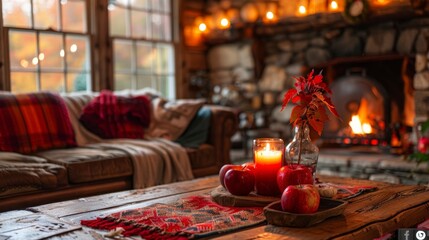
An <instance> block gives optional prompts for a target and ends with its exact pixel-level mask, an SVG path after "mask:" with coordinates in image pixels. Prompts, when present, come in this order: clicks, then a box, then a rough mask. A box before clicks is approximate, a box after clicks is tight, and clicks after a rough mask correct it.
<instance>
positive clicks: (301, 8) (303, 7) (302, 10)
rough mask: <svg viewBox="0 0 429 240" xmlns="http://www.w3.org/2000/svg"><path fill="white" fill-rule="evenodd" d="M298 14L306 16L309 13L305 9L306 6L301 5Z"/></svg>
mask: <svg viewBox="0 0 429 240" xmlns="http://www.w3.org/2000/svg"><path fill="white" fill-rule="evenodd" d="M298 12H299V13H301V14H305V13H306V12H307V9H306V8H305V6H303V5H301V6H299V8H298Z"/></svg>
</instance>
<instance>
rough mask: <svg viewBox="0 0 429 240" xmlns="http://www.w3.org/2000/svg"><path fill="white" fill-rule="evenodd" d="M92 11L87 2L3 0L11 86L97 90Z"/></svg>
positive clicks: (22, 89)
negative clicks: (94, 84)
mask: <svg viewBox="0 0 429 240" xmlns="http://www.w3.org/2000/svg"><path fill="white" fill-rule="evenodd" d="M87 10H88V3H87V1H85V0H61V1H60V0H14V1H6V0H3V1H2V17H3V26H4V27H5V29H6V31H5V35H6V36H5V39H7V44H6V48H5V49H4V51H5V55H6V56H8V57H7V58H6V59H8V60H9V61H6V63H5V66H7V67H8V69H7V70H6V71H7V73H8V74H6V82H7V84H8V85H9V87H8V89H6V90H10V91H12V92H31V91H41V90H50V91H57V92H74V91H88V90H91V79H92V78H91V74H92V72H91V47H90V35H89V34H88V21H87ZM6 88H7V87H6Z"/></svg>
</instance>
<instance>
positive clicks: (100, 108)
mask: <svg viewBox="0 0 429 240" xmlns="http://www.w3.org/2000/svg"><path fill="white" fill-rule="evenodd" d="M79 120H80V121H81V123H82V124H83V125H84V126H85V127H86V128H87V129H89V130H90V131H91V132H93V133H95V134H96V135H98V136H100V137H101V138H132V139H136V138H137V139H142V138H144V132H145V128H147V127H149V122H150V102H149V99H148V98H147V97H145V96H136V97H130V98H126V97H122V96H115V95H114V94H113V93H112V92H111V91H108V90H103V91H102V92H101V94H100V96H97V97H95V98H94V99H93V100H92V101H91V102H89V103H88V105H86V106H85V107H84V108H83V110H82V115H81V116H80V119H79Z"/></svg>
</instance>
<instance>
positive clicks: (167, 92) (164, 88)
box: [157, 76, 176, 99]
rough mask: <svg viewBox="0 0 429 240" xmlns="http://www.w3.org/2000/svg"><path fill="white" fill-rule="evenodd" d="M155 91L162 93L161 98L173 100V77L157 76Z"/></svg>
mask: <svg viewBox="0 0 429 240" xmlns="http://www.w3.org/2000/svg"><path fill="white" fill-rule="evenodd" d="M157 85H158V87H157V90H158V91H160V92H161V93H162V95H163V96H166V97H167V98H171V99H172V98H175V96H176V94H175V88H176V86H175V84H174V77H172V76H159V77H158V79H157Z"/></svg>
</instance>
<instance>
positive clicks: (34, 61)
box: [31, 57, 39, 65]
mask: <svg viewBox="0 0 429 240" xmlns="http://www.w3.org/2000/svg"><path fill="white" fill-rule="evenodd" d="M31 63H32V64H33V65H37V64H38V63H39V59H38V58H37V57H34V58H33V60H32V61H31Z"/></svg>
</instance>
